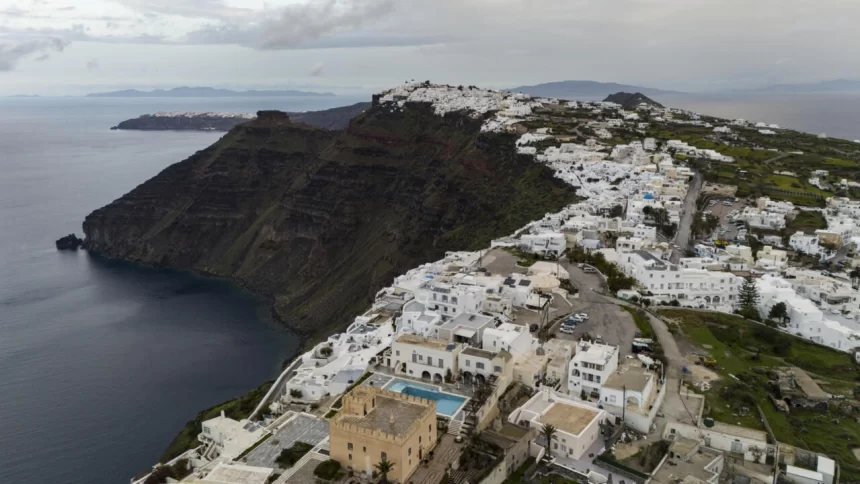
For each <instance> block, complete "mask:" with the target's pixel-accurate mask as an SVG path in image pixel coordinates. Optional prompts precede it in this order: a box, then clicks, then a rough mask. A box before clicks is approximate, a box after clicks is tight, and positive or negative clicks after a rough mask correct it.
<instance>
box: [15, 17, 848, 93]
mask: <svg viewBox="0 0 860 484" xmlns="http://www.w3.org/2000/svg"><path fill="white" fill-rule="evenodd" d="M858 18H860V2H858V1H857V0H0V95H13V94H47V95H65V94H83V93H86V92H93V91H99V90H109V89H119V88H138V89H150V88H157V87H160V88H169V87H175V86H180V85H196V86H202V85H206V86H216V87H226V88H236V89H250V88H256V89H306V90H317V91H322V90H325V91H333V92H337V93H359V92H360V93H366V92H375V91H379V90H382V89H385V88H387V87H390V86H393V85H396V84H398V83H401V82H403V81H405V80H409V79H418V80H425V79H429V80H432V81H434V82H445V83H451V84H475V85H480V86H483V87H493V88H504V87H514V86H518V85H524V84H537V83H540V82H549V81H559V80H566V79H579V80H597V81H606V82H621V83H629V84H638V85H643V86H649V87H659V88H665V89H677V90H686V91H716V90H723V89H734V88H744V87H758V86H763V85H768V84H774V83H790V82H814V81H820V80H828V79H837V78H847V79H860V63H857V62H856V59H857V58H858V55H860V29H858V28H857V27H856V19H858Z"/></svg>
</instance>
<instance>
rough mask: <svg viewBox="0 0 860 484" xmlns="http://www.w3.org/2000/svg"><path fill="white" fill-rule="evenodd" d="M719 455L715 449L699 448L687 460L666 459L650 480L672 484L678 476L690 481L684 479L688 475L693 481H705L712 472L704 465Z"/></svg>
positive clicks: (712, 474) (711, 476) (712, 475)
mask: <svg viewBox="0 0 860 484" xmlns="http://www.w3.org/2000/svg"><path fill="white" fill-rule="evenodd" d="M720 455H721V453H719V452H717V451H712V450H709V449H707V450H706V449H701V448H700V449H699V451H698V452H695V453H693V454H692V456H691V457H690V459H689V461H686V460H682V459H666V462H664V463H663V465H662V466H660V469H659V470H658V471H657V472H656V473H654V474H652V481H653V482H656V483H661V484H674V483H675V482H677V478H678V477H680V476H685V481H686V482H690V481H687V479H686V478H689V477H692V478H694V480H695V481H693V482H698V481H701V482H707V481H708V479H711V478H713V477H714V473H713V472H711V471H708V470H705V467H707V466H708V465H709V464H710V463H712V462H713V461H714V459H716V458H717V457H719V456H720ZM670 462H671V464H670Z"/></svg>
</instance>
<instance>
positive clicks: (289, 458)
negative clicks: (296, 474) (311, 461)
mask: <svg viewBox="0 0 860 484" xmlns="http://www.w3.org/2000/svg"><path fill="white" fill-rule="evenodd" d="M313 448H314V446H313V445H311V444H308V443H306V442H298V441H297V442H295V443H293V446H292V447H290V448H289V449H284V450H282V451H281V455H279V456H278V458H277V459H275V462H276V463H277V464H278V465H279V466H281V467H282V468H285V469H287V468H290V467H292V466H293V464H295V463H296V462H298V461H299V459H301V458H302V457H303V456H304V455H305V454H307V453H308V452H310V451H311V449H313Z"/></svg>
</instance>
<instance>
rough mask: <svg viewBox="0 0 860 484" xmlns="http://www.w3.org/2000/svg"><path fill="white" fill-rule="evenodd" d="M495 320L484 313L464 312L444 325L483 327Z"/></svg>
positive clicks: (448, 326) (446, 326) (451, 326)
mask: <svg viewBox="0 0 860 484" xmlns="http://www.w3.org/2000/svg"><path fill="white" fill-rule="evenodd" d="M492 322H493V318H491V317H490V316H484V315H483V314H466V313H462V314H460V315H458V316H457V317H456V318H454V319H452V320H451V321H448V322H447V323H445V324H444V325H443V327H445V328H456V327H457V326H464V327H467V328H472V329H479V328H483V327H484V326H486V325H488V324H490V323H492Z"/></svg>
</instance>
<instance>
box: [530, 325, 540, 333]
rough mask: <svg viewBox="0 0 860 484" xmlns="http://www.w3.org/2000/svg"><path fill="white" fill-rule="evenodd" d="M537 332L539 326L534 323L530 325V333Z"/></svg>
mask: <svg viewBox="0 0 860 484" xmlns="http://www.w3.org/2000/svg"><path fill="white" fill-rule="evenodd" d="M537 330H538V325H536V324H534V323H532V324H530V325H529V331H530V332H532V333H534V332H535V331H537Z"/></svg>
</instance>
